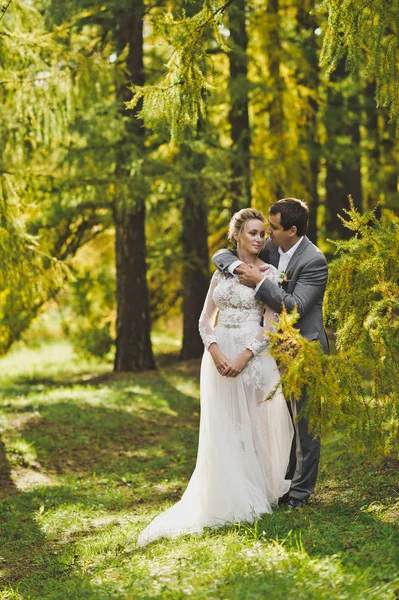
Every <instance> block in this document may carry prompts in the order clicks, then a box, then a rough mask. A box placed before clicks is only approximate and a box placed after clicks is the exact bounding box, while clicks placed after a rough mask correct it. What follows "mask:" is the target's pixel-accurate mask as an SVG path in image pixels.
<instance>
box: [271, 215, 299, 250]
mask: <svg viewBox="0 0 399 600" xmlns="http://www.w3.org/2000/svg"><path fill="white" fill-rule="evenodd" d="M294 229H295V231H293V230H294ZM267 233H268V234H269V237H270V239H271V241H272V242H273V244H274V245H275V246H280V247H281V248H282V249H283V250H285V251H287V250H289V248H291V246H292V242H293V237H294V236H295V235H296V227H291V229H287V230H284V229H283V226H282V225H281V215H280V213H277V214H276V215H269V227H268V228H267Z"/></svg>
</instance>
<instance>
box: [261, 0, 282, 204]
mask: <svg viewBox="0 0 399 600" xmlns="http://www.w3.org/2000/svg"><path fill="white" fill-rule="evenodd" d="M265 25H266V32H265V35H266V36H267V37H266V55H267V61H268V71H269V82H268V83H269V86H270V88H271V90H272V92H271V94H272V98H271V100H270V103H269V108H268V112H269V132H270V138H271V142H272V144H271V151H272V158H271V161H272V162H273V163H274V164H273V165H272V171H273V173H275V176H272V179H273V181H272V182H271V185H272V194H273V196H274V198H275V199H276V200H279V199H280V198H283V196H284V193H285V191H284V188H285V181H284V180H285V176H284V175H283V174H282V172H281V165H284V157H285V151H284V146H285V143H284V137H285V135H284V110H283V88H284V84H283V80H282V77H281V74H280V62H281V39H280V15H279V0H268V1H267V7H266V22H265Z"/></svg>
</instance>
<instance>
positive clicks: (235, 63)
mask: <svg viewBox="0 0 399 600" xmlns="http://www.w3.org/2000/svg"><path fill="white" fill-rule="evenodd" d="M228 25H229V30H230V45H231V52H229V54H228V57H229V63H230V77H229V86H228V87H229V92H230V111H229V121H230V128H231V132H230V135H231V142H232V143H231V151H232V153H231V183H230V194H231V210H232V212H233V213H235V212H237V211H238V210H240V208H243V207H245V206H251V172H250V171H251V165H250V158H251V155H250V143H251V129H250V125H249V114H248V87H249V82H248V64H247V62H248V59H247V46H248V34H247V28H246V0H237V1H236V2H234V3H233V4H232V5H231V7H230V9H229V11H228Z"/></svg>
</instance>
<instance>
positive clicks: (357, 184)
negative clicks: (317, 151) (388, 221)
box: [325, 60, 363, 238]
mask: <svg viewBox="0 0 399 600" xmlns="http://www.w3.org/2000/svg"><path fill="white" fill-rule="evenodd" d="M360 116H361V106H360V101H359V94H358V89H357V86H356V84H355V83H354V82H352V81H351V80H350V78H349V77H348V75H347V73H346V72H345V62H344V61H343V60H341V62H340V64H339V65H338V68H337V69H336V71H334V72H333V73H332V74H331V76H330V82H329V86H328V91H327V106H326V120H325V122H326V135H327V140H326V150H325V152H326V230H327V234H328V236H330V237H333V238H348V237H349V236H350V235H351V232H350V230H349V229H347V228H346V227H344V226H343V224H342V221H341V219H340V218H339V216H338V215H341V216H342V210H343V209H347V208H349V203H348V196H349V195H350V196H352V199H353V202H354V206H355V207H356V208H362V204H363V193H362V180H361V170H360Z"/></svg>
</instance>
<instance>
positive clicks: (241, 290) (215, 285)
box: [199, 267, 277, 354]
mask: <svg viewBox="0 0 399 600" xmlns="http://www.w3.org/2000/svg"><path fill="white" fill-rule="evenodd" d="M265 276H266V277H267V278H268V279H272V280H273V281H276V277H277V270H276V269H275V268H274V267H271V268H270V269H269V271H268V272H267V274H266V275H265ZM218 309H219V314H218V322H217V324H218V326H220V327H226V328H229V327H231V328H234V327H235V328H246V326H247V325H248V326H249V325H251V324H252V325H253V328H251V329H250V330H249V331H250V332H252V333H249V335H247V336H246V338H247V339H246V344H245V345H244V348H249V349H250V350H251V352H252V353H253V354H259V353H260V352H262V351H263V350H264V349H265V347H266V345H267V341H266V339H265V335H264V331H263V328H262V327H261V324H262V318H263V313H264V310H265V305H264V304H262V303H261V302H260V301H259V300H257V299H256V297H255V291H254V290H253V289H252V288H250V287H247V286H245V285H242V284H241V283H240V282H239V280H238V278H237V277H232V276H228V275H225V274H223V273H220V272H219V271H216V272H215V273H214V274H213V277H212V281H211V284H210V286H209V291H208V295H207V297H206V300H205V304H204V308H203V311H202V314H201V317H200V321H199V330H200V335H201V337H202V340H203V342H204V345H205V347H206V348H209V346H210V344H212V343H213V342H215V343H218V341H217V339H216V335H215V329H214V321H215V316H216V313H217V311H218ZM244 348H243V349H244Z"/></svg>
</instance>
